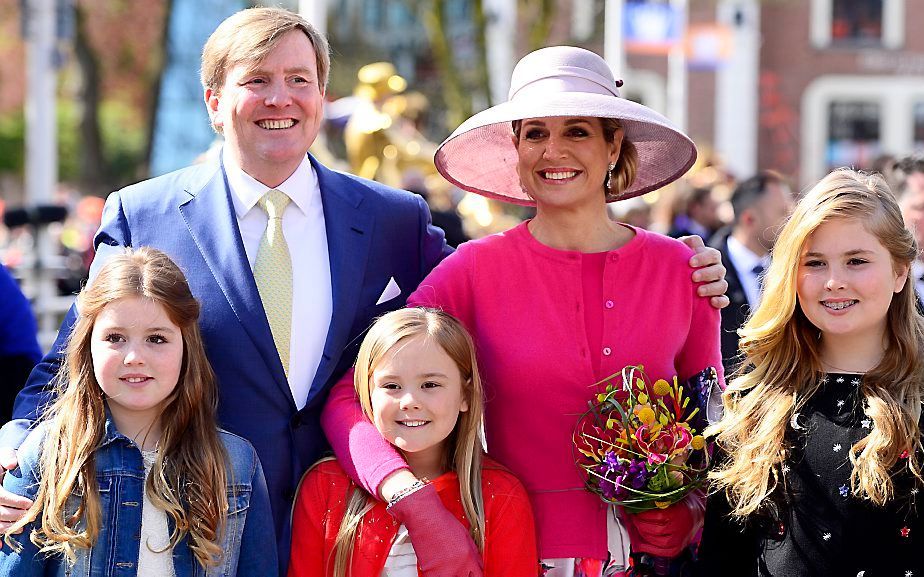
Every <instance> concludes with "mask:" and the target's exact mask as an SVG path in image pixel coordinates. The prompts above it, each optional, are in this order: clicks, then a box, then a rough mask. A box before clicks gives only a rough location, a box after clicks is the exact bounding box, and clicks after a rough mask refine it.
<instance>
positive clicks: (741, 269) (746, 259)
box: [728, 235, 770, 274]
mask: <svg viewBox="0 0 924 577" xmlns="http://www.w3.org/2000/svg"><path fill="white" fill-rule="evenodd" d="M728 256H729V257H730V258H731V261H732V264H733V265H735V270H737V271H738V274H742V273H748V274H751V272H752V271H753V270H754V267H755V266H757V265H761V266H762V267H764V269H766V268H767V266H768V265H769V264H770V257H769V255H765V256H762V257H761V256H757V255H756V254H754V251H752V250H751V249H749V248H748V247H746V246H744V244H743V243H742V242H741V241H739V240H738V239H737V238H735V237H733V236H731V235H728Z"/></svg>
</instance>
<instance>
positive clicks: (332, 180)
mask: <svg viewBox="0 0 924 577" xmlns="http://www.w3.org/2000/svg"><path fill="white" fill-rule="evenodd" d="M311 164H312V165H313V166H314V169H315V172H316V173H317V175H318V184H319V186H320V189H321V199H322V203H323V206H324V226H325V227H326V229H327V248H328V252H329V255H330V275H331V292H332V294H333V314H332V315H331V321H330V329H329V330H328V332H327V340H326V342H325V344H324V354H323V355H322V357H321V364H320V366H318V371H317V373H316V374H315V377H314V381H313V382H312V384H311V391H310V392H309V393H308V400H309V401H310V400H311V399H312V398H313V397H314V396H315V395H317V394H318V393H319V392H320V391H321V390H322V389H323V388H324V384H325V383H326V382H327V381H328V380H329V379H330V378H331V376H332V375H333V372H334V370H335V369H336V367H337V364H338V363H339V361H340V357H341V355H342V353H343V350H344V349H345V348H346V347H347V346H348V344H349V338H350V331H351V328H352V327H353V322H354V320H355V318H356V311H357V308H358V307H359V306H360V303H359V295H360V290H361V289H362V285H363V278H364V276H365V271H366V261H367V260H368V258H369V250H370V246H371V243H372V232H373V225H374V222H375V217H374V216H373V215H372V214H368V213H367V212H363V211H362V210H360V208H361V204H362V202H363V198H364V197H363V194H362V190H361V188H360V186H359V185H357V184H356V183H355V182H353V181H351V180H350V179H349V178H347V177H345V176H343V175H341V174H338V173H336V172H334V171H332V170H329V169H327V168H325V167H324V166H323V165H321V164H320V163H318V162H317V161H316V160H315V159H314V158H313V157H311Z"/></svg>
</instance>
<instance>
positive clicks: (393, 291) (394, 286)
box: [375, 277, 401, 305]
mask: <svg viewBox="0 0 924 577" xmlns="http://www.w3.org/2000/svg"><path fill="white" fill-rule="evenodd" d="M400 294H401V287H399V286H398V283H396V282H395V277H391V279H390V280H389V281H388V286H386V287H385V290H384V291H382V296H380V297H379V300H377V301H375V304H377V305H380V304H382V303H383V302H385V301H390V300H391V299H393V298H395V297H396V296H398V295H400Z"/></svg>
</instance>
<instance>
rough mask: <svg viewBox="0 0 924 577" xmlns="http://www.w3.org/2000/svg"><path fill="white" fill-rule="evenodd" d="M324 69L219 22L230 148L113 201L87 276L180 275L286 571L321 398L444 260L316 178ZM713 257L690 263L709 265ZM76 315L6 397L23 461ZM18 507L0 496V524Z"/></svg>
mask: <svg viewBox="0 0 924 577" xmlns="http://www.w3.org/2000/svg"><path fill="white" fill-rule="evenodd" d="M329 66H330V63H329V57H328V47H327V42H326V40H325V39H324V37H323V36H321V35H320V34H319V33H318V32H317V31H316V30H315V29H314V28H313V27H312V26H311V25H310V24H309V23H308V22H307V21H305V20H304V19H303V18H301V17H300V16H298V15H296V14H293V13H291V12H288V11H286V10H281V9H275V8H254V9H248V10H243V11H241V12H239V13H237V14H235V15H233V16H231V17H230V18H228V19H227V20H226V21H225V22H223V23H222V24H221V25H220V26H219V27H218V29H216V31H215V32H214V33H213V34H212V36H211V38H210V39H209V41H208V42H207V43H206V46H205V48H204V50H203V55H202V83H203V86H204V89H205V103H206V106H207V107H208V110H209V115H210V117H211V121H212V125H213V126H214V127H215V129H216V130H217V131H218V132H220V133H222V134H223V135H224V139H225V146H224V147H223V150H222V153H221V156H220V158H219V159H218V160H216V161H215V162H212V163H207V164H203V165H199V166H193V167H190V168H186V169H183V170H180V171H177V172H174V173H171V174H168V175H165V176H161V177H157V178H154V179H151V180H148V181H145V182H142V183H139V184H136V185H133V186H129V187H127V188H125V189H123V190H120V191H118V192H115V193H113V194H112V195H110V197H109V199H108V200H107V201H106V208H105V211H104V215H103V222H102V225H101V228H100V230H99V232H98V233H97V236H96V247H97V251H98V252H97V256H96V259H95V261H94V266H93V268H92V270H91V276H92V274H93V273H94V272H95V270H97V269H98V268H99V266H100V264H101V263H102V262H104V261H105V260H106V259H107V258H108V257H109V256H111V255H112V254H115V253H117V252H119V251H121V250H122V249H123V247H127V246H143V245H147V246H154V247H156V248H159V249H161V250H163V251H165V252H166V253H167V254H169V255H170V256H171V257H172V258H173V259H174V260H175V261H176V262H177V264H178V265H179V266H180V268H181V269H182V270H183V271H184V272H185V273H186V275H187V277H188V279H189V283H190V286H191V287H192V289H193V292H194V293H195V295H196V296H197V298H198V299H199V300H200V301H201V302H202V306H203V309H202V315H201V319H202V320H201V327H202V333H203V337H204V341H205V344H206V349H207V352H208V355H209V359H210V360H211V362H212V365H213V367H214V369H215V372H216V374H217V375H218V380H219V387H220V390H221V394H220V401H219V419H220V424H221V426H222V427H224V428H226V429H228V430H230V431H232V432H234V433H237V434H240V435H242V436H244V437H246V438H247V439H249V440H250V441H251V442H252V443H253V444H254V446H255V447H256V449H257V452H258V454H259V456H260V459H261V461H262V463H263V469H264V472H265V474H266V480H267V485H268V488H269V494H270V498H271V501H272V507H273V517H274V521H275V528H276V536H277V540H278V543H279V558H280V567H281V568H282V572H283V573H285V568H286V565H287V559H288V553H289V537H290V526H289V523H290V507H291V504H292V497H293V494H294V491H295V489H296V486H297V483H298V481H299V479H300V477H301V475H302V474H303V473H304V471H305V470H306V469H307V468H308V467H309V466H310V465H311V464H312V463H313V462H314V461H315V460H316V459H317V458H318V457H319V456H320V455H321V454H322V452H323V451H324V450H326V449H327V443H326V441H325V439H324V435H323V434H322V432H321V429H320V424H319V415H320V412H321V408H322V406H323V404H324V401H325V399H326V396H327V393H328V391H329V389H330V386H331V385H332V384H333V383H334V382H335V381H336V380H337V378H339V377H340V376H342V375H343V373H344V372H345V371H346V369H347V368H348V367H349V366H350V364H351V363H352V362H353V360H354V358H355V355H356V349H357V348H358V345H359V337H360V335H361V334H362V332H363V331H364V330H365V329H366V328H367V327H368V326H369V325H370V324H371V322H372V320H373V319H374V318H375V317H376V316H379V315H381V314H382V313H384V312H387V311H389V310H393V309H396V308H399V307H401V306H403V305H404V303H405V299H406V297H407V295H408V294H409V293H410V292H411V291H412V290H413V289H414V288H416V286H417V285H418V283H419V282H420V281H421V280H422V279H423V278H424V277H425V276H426V274H427V273H428V272H429V271H430V270H431V269H432V268H433V267H434V266H435V265H436V264H437V263H438V262H439V261H440V260H442V259H443V258H444V257H445V256H447V255H448V254H449V253H450V251H451V249H450V248H449V247H448V246H447V245H446V243H445V242H444V239H443V233H442V231H440V230H439V229H437V228H434V227H432V226H431V225H430V215H429V211H428V210H427V207H426V204H425V203H424V201H423V200H422V199H421V198H420V197H419V196H416V195H412V194H409V193H407V192H404V191H398V190H395V189H391V188H388V187H386V186H382V185H380V184H377V183H375V182H371V181H367V180H363V179H360V178H357V177H355V176H351V175H347V174H342V173H338V172H334V171H331V170H328V169H327V168H325V167H324V166H322V165H320V164H319V163H318V162H317V161H316V160H315V159H314V158H313V157H311V156H310V155H309V154H308V148H309V146H311V144H312V143H313V142H314V140H315V138H316V136H317V134H318V130H319V127H320V123H321V119H322V101H323V96H324V92H325V87H326V83H327V74H328V70H329ZM280 236H281V237H282V238H283V239H284V242H283V243H282V245H283V246H285V247H286V250H285V254H286V256H285V266H279V261H278V260H272V262H274V263H275V264H273V265H272V266H270V267H269V270H270V272H271V273H272V274H273V275H275V276H274V277H273V278H270V279H268V280H267V279H266V275H265V274H264V273H262V272H260V271H263V270H266V265H265V263H266V262H268V261H267V260H265V258H264V257H265V255H267V254H270V251H273V250H275V248H279V246H280V243H279V240H280ZM267 247H275V248H267ZM274 254H276V256H277V257H278V253H274ZM717 254H718V253H717V252H715V251H712V253H707V254H705V255H699V260H698V263H696V262H694V264H699V265H702V264H714V263H717V262H718V258H717ZM274 258H275V257H274ZM696 258H697V257H694V259H696ZM261 263H262V264H261ZM723 274H724V269H723V268H722V267H721V265H720V264H716V265H715V266H712V267H709V268H707V269H705V270H703V271H696V273H695V274H694V278H698V279H699V280H705V279H708V280H715V279H719V282H718V283H713V284H712V285H710V287H709V288H708V289H706V290H707V291H708V292H710V294H719V295H721V294H722V292H724V288H725V287H724V281H722V280H721V276H722V275H723ZM267 283H268V284H267ZM270 285H272V286H270ZM283 285H284V287H285V290H284V291H282V292H277V291H278V289H279V288H280V286H283ZM267 287H269V288H267ZM284 295H288V296H284ZM723 299H724V297H719V300H720V301H721V300H723ZM281 311H282V312H283V313H284V314H283V317H284V318H285V321H284V322H281V321H280V318H283V317H280V316H279V315H280V312H281ZM75 314H76V313H75V311H74V310H71V312H70V314H69V317H68V318H67V319H66V320H65V322H64V325H63V327H62V331H61V334H60V336H59V338H58V342H57V343H56V344H55V346H54V347H53V349H52V351H53V352H52V353H51V354H49V356H47V357H46V358H45V359H44V360H43V361H42V363H40V365H39V367H38V368H37V369H36V370H35V372H34V373H33V375H32V376H31V378H30V382H29V384H28V385H27V387H26V389H25V390H24V391H23V393H22V394H20V396H19V397H18V399H17V403H16V407H15V411H14V417H15V418H16V419H17V420H14V421H12V422H11V423H9V424H7V425H6V426H5V427H4V428H3V430H2V431H0V447H16V446H18V445H19V443H20V442H21V440H22V438H23V437H24V435H25V427H26V426H28V424H29V422H31V421H33V420H34V419H35V418H37V417H38V415H39V411H40V408H41V406H42V405H43V404H44V403H45V402H46V401H47V400H48V398H49V396H50V394H51V393H50V390H49V387H48V384H49V382H50V381H51V380H52V377H53V375H54V374H55V372H56V371H57V369H58V367H59V365H60V361H61V355H60V353H59V352H58V351H60V350H61V348H62V346H63V344H64V342H65V341H66V338H67V336H68V333H69V330H70V327H71V325H72V324H73V322H74V318H75ZM9 453H10V451H8V450H7V451H6V453H5V454H4V455H2V456H0V464H2V465H3V466H4V467H5V468H6V469H9V468H12V467H14V466H15V458H14V457H13V456H12V455H10V454H9ZM23 506H28V502H26V501H23V500H17V499H16V498H15V497H14V496H11V495H9V494H8V493H4V492H0V521H8V520H9V519H10V518H12V517H14V516H15V514H16V513H15V511H12V510H11V509H13V508H16V507H20V508H21V507H23ZM419 509H420V511H421V514H424V515H428V516H430V517H431V519H430V521H431V523H430V524H428V525H427V526H430V527H435V529H436V530H434V531H432V532H431V531H427V532H425V533H424V534H420V535H412V536H411V537H412V539H413V540H414V543H415V545H417V547H416V551H417V555H418V557H419V559H420V560H421V562H422V563H423V561H424V557H427V556H429V557H434V556H436V557H438V558H439V559H440V561H439V562H438V565H440V567H442V569H441V571H437V572H434V573H431V574H430V575H436V574H437V573H438V574H439V575H449V576H454V575H463V574H464V575H469V574H470V573H471V574H477V573H478V570H477V567H476V568H475V570H473V571H471V572H470V571H469V568H471V567H472V566H473V565H472V560H471V556H470V552H471V548H470V547H468V546H467V545H466V544H465V543H466V542H468V541H469V538H468V536H467V531H466V530H465V529H464V528H463V527H462V525H461V524H459V523H458V522H457V521H455V520H454V519H453V518H452V516H451V514H450V513H448V512H445V513H443V514H444V515H446V516H448V518H449V520H448V521H445V520H444V519H439V520H437V522H433V517H435V516H438V515H440V514H441V513H440V511H437V510H431V509H434V508H431V507H426V506H423V507H420V508H419ZM436 509H440V510H442V507H439V508H436ZM415 515H416V513H415ZM2 528H3V524H2V522H0V529H2ZM430 533H433V534H432V535H431V534H430ZM437 538H438V542H439V543H440V545H439V546H434V545H433V542H434V541H433V539H437ZM431 565H432V564H431Z"/></svg>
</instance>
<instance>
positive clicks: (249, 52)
mask: <svg viewBox="0 0 924 577" xmlns="http://www.w3.org/2000/svg"><path fill="white" fill-rule="evenodd" d="M293 30H301V31H302V32H304V34H305V36H307V37H308V41H309V42H311V46H312V47H313V48H314V53H315V57H316V58H317V67H318V86H319V87H320V89H321V93H322V94H323V93H324V91H325V90H326V88H327V76H328V72H329V71H330V47H329V46H328V44H327V39H326V38H325V37H324V35H323V34H321V33H320V32H318V30H317V28H315V27H314V26H312V25H311V23H310V22H308V21H307V20H305V19H304V18H303V17H302V16H301V15H299V14H296V13H294V12H291V11H289V10H285V9H282V8H247V9H245V10H241V11H240V12H237V13H235V14H233V15H231V16H229V17H228V18H227V19H225V21H224V22H222V23H221V24H220V25H219V26H218V28H216V29H215V31H214V32H212V35H211V36H209V39H208V41H207V42H206V43H205V47H203V49H202V70H201V72H200V79H201V81H202V87H203V88H210V89H212V90H213V91H214V92H220V91H221V87H222V86H223V85H224V83H225V78H226V77H227V75H228V71H229V70H230V69H231V68H233V67H235V66H237V65H238V64H245V65H255V64H257V63H259V62H261V61H263V59H264V58H266V56H267V55H268V54H269V53H270V52H272V50H273V48H275V47H276V45H277V44H278V43H279V41H280V40H281V39H282V37H283V36H285V35H286V33H288V32H291V31H293Z"/></svg>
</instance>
